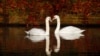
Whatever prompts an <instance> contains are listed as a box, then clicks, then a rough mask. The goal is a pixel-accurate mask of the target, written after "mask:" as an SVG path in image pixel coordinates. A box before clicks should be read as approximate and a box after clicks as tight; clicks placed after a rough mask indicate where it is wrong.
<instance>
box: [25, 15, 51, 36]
mask: <svg viewBox="0 0 100 56" xmlns="http://www.w3.org/2000/svg"><path fill="white" fill-rule="evenodd" d="M49 21H51V17H49V16H48V17H46V19H45V24H46V31H45V30H43V29H41V28H32V29H30V30H29V31H25V32H26V33H27V34H29V35H49Z"/></svg>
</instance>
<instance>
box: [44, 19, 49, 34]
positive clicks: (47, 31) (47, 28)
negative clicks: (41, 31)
mask: <svg viewBox="0 0 100 56" xmlns="http://www.w3.org/2000/svg"><path fill="white" fill-rule="evenodd" d="M45 23H46V35H49V20H47V19H46V22H45Z"/></svg>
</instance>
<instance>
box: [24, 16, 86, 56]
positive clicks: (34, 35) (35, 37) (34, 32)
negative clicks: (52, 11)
mask: <svg viewBox="0 0 100 56" xmlns="http://www.w3.org/2000/svg"><path fill="white" fill-rule="evenodd" d="M53 20H57V27H56V29H55V31H54V34H55V37H56V39H57V46H55V49H54V51H55V52H58V51H59V49H60V37H59V36H61V37H62V38H63V39H66V40H75V39H78V38H79V36H83V35H82V34H81V33H82V32H84V31H85V30H81V29H80V28H78V27H74V26H67V27H64V28H62V29H61V30H60V17H59V16H58V15H54V18H53ZM53 20H51V17H49V16H47V17H46V19H45V26H46V31H45V30H43V29H41V28H32V29H30V30H29V31H25V32H26V33H27V34H28V35H29V36H28V38H29V39H31V40H32V41H34V42H39V41H42V40H44V39H46V50H45V51H46V53H47V55H50V54H51V50H49V43H50V41H49V35H50V26H49V22H52V21H53Z"/></svg>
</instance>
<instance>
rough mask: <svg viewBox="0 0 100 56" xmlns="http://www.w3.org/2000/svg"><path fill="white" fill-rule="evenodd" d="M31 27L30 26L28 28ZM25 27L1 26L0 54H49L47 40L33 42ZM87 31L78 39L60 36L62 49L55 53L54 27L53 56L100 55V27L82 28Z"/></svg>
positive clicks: (28, 55) (2, 55) (8, 55)
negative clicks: (67, 38) (27, 36)
mask: <svg viewBox="0 0 100 56" xmlns="http://www.w3.org/2000/svg"><path fill="white" fill-rule="evenodd" d="M28 29H29V28H28ZM28 29H27V28H25V27H0V55H1V56H47V55H46V52H45V48H46V40H45V39H44V40H42V41H38V42H33V41H31V40H30V39H28V38H26V33H25V32H24V31H25V30H28ZM81 29H85V30H86V31H85V32H83V34H84V35H85V36H82V37H81V38H79V39H76V40H64V39H62V38H60V41H61V44H60V51H59V52H58V53H55V52H54V51H53V50H54V48H53V47H54V46H56V45H57V41H56V38H55V36H54V33H53V32H54V27H51V31H50V36H49V37H50V49H52V53H51V56H96V55H98V56H99V55H100V54H99V51H100V28H99V27H98V28H86V27H84V28H82V27H81Z"/></svg>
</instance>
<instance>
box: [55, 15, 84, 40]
mask: <svg viewBox="0 0 100 56" xmlns="http://www.w3.org/2000/svg"><path fill="white" fill-rule="evenodd" d="M55 19H56V20H57V27H56V29H55V32H54V33H55V34H59V35H60V36H61V37H64V38H67V36H66V37H65V35H73V34H76V33H77V34H78V33H82V32H84V31H85V30H81V29H80V28H78V27H75V26H66V27H63V28H62V29H60V17H59V15H54V18H53V20H55ZM80 35H81V34H80ZM67 39H68V38H67ZM71 39H75V38H74V37H72V38H69V40H71Z"/></svg>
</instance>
